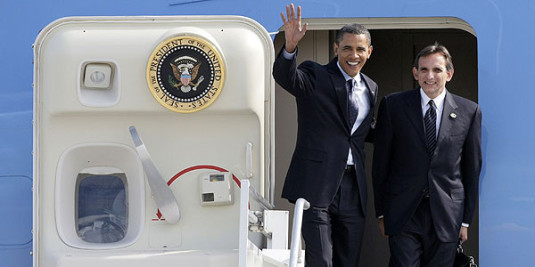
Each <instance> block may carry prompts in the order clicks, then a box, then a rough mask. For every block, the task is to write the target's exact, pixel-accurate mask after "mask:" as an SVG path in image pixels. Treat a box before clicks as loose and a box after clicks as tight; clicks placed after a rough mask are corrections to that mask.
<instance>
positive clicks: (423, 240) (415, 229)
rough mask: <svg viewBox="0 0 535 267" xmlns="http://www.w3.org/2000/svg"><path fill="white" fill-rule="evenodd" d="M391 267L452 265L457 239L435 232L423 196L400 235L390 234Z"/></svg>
mask: <svg viewBox="0 0 535 267" xmlns="http://www.w3.org/2000/svg"><path fill="white" fill-rule="evenodd" d="M388 243H389V246H390V264H389V266H390V267H419V266H422V267H452V266H453V261H454V260H455V252H456V251H457V243H456V242H441V241H440V240H439V239H438V236H437V234H436V231H435V228H434V225H433V219H432V217H431V208H430V205H429V198H424V199H423V200H422V201H421V203H420V205H419V206H418V209H417V210H416V212H415V214H414V215H413V216H412V218H411V219H410V220H409V222H408V223H407V225H405V227H404V229H403V231H402V232H401V233H400V234H397V235H393V236H389V238H388Z"/></svg>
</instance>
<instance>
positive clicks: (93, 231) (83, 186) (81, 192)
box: [75, 173, 128, 243]
mask: <svg viewBox="0 0 535 267" xmlns="http://www.w3.org/2000/svg"><path fill="white" fill-rule="evenodd" d="M127 193H128V192H127V185H126V176H125V174H124V173H114V174H106V175H95V174H88V173H79V174H78V177H77V181H76V195H75V199H76V200H75V201H76V204H75V209H76V213H75V216H76V227H77V229H76V232H77V234H78V236H79V237H80V238H81V239H82V240H84V241H86V242H89V243H115V242H118V241H121V240H122V239H123V238H124V237H125V236H126V233H127V230H128V197H127Z"/></svg>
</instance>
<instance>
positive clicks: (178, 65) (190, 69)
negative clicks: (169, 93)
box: [169, 56, 204, 93]
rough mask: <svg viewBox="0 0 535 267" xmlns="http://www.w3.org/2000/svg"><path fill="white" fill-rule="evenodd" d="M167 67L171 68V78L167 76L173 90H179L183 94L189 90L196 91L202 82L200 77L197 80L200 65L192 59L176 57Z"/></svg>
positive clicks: (202, 77)
mask: <svg viewBox="0 0 535 267" xmlns="http://www.w3.org/2000/svg"><path fill="white" fill-rule="evenodd" d="M169 65H171V68H173V76H171V75H169V84H171V85H172V86H173V87H175V88H180V91H182V92H183V93H188V92H190V91H191V90H193V91H197V87H198V86H199V85H200V84H201V83H202V82H203V81H204V76H202V75H201V76H200V77H199V78H198V79H197V75H198V74H199V68H200V67H201V63H197V60H196V59H195V58H193V57H190V56H182V57H178V58H176V59H175V60H174V61H173V62H172V63H169Z"/></svg>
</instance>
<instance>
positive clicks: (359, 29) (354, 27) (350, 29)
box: [336, 23, 372, 45]
mask: <svg viewBox="0 0 535 267" xmlns="http://www.w3.org/2000/svg"><path fill="white" fill-rule="evenodd" d="M345 33H352V34H364V35H365V36H366V39H367V40H368V45H372V36H371V35H370V32H369V31H368V29H366V27H364V26H362V25H360V24H357V23H352V24H347V25H345V26H344V27H342V29H340V30H339V31H338V34H337V35H336V44H340V41H342V38H344V34H345Z"/></svg>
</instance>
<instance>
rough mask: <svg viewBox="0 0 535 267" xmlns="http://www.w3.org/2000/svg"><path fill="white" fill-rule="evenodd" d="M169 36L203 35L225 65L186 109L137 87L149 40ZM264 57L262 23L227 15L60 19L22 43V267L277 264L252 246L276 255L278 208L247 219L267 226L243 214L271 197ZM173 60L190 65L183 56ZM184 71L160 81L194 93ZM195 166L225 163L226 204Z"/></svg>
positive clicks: (153, 43)
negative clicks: (163, 204)
mask: <svg viewBox="0 0 535 267" xmlns="http://www.w3.org/2000/svg"><path fill="white" fill-rule="evenodd" d="M180 36H193V37H194V38H197V39H194V40H205V41H206V42H207V43H209V44H211V45H212V46H213V47H212V48H213V49H214V50H218V51H219V52H220V53H221V58H222V60H223V61H224V62H223V63H222V64H221V65H219V64H220V63H221V62H216V63H213V65H212V67H214V68H213V69H212V70H213V71H215V72H221V73H223V69H219V68H224V73H225V74H224V76H217V75H216V76H215V77H216V78H215V79H224V85H223V87H222V88H217V89H218V90H220V92H219V95H218V96H214V98H215V97H217V98H216V99H215V100H214V101H213V103H212V104H211V105H210V106H207V107H203V109H202V110H197V111H188V112H189V113H180V112H174V111H173V110H171V109H170V108H169V107H165V106H163V104H161V103H162V102H161V101H157V99H155V94H154V92H151V91H149V88H148V86H147V84H149V85H150V84H151V81H150V75H148V74H147V73H148V71H149V69H150V70H151V71H152V67H153V66H152V65H151V61H150V60H149V57H150V56H151V54H152V55H156V56H158V53H157V52H155V51H158V50H155V47H158V45H160V47H162V45H161V44H162V42H165V40H169V39H170V38H179V37H180ZM193 37H192V38H193ZM192 40H193V39H192ZM192 45H193V46H195V45H196V46H197V47H195V49H203V48H204V45H203V44H200V42H198V43H197V44H194V43H193V42H192ZM166 49H167V48H166V46H165V45H164V46H163V48H161V50H160V51H164V50H166ZM176 49H182V48H176ZM192 49H193V48H192ZM195 51H197V50H195ZM210 51H211V50H210ZM210 51H209V52H207V55H208V56H207V58H210V59H212V57H211V56H210V55H211V54H210ZM273 57H274V56H273V47H272V42H271V39H270V37H269V35H268V34H267V32H266V31H265V30H264V29H263V28H262V27H261V26H260V25H259V24H258V23H256V22H254V21H252V20H250V19H247V18H244V17H236V16H222V17H210V16H208V17H207V16H203V17H195V16H190V17H73V18H64V19H60V20H58V21H56V22H53V23H52V24H50V25H49V26H47V27H46V28H45V29H43V30H42V32H41V33H40V35H39V37H38V38H37V41H36V44H35V72H34V73H35V76H34V81H35V101H34V109H35V127H34V142H35V146H34V147H35V156H34V177H35V179H34V204H35V205H34V207H35V209H34V266H36V267H40V266H46V267H48V266H64V267H69V266H77V267H79V266H82V267H83V266H101V267H106V266H113V267H119V266H128V267H132V266H233V267H235V266H241V267H245V266H272V265H269V264H271V263H268V262H277V261H278V262H279V263H281V264H282V262H284V259H280V257H268V256H266V257H264V256H263V255H268V254H269V255H271V254H273V253H272V251H275V250H280V251H283V250H286V251H287V253H286V254H287V255H289V251H288V250H287V249H286V248H287V246H286V247H285V246H284V243H287V232H288V226H287V214H285V213H284V212H283V213H269V212H268V213H267V214H268V215H265V216H266V217H263V216H262V217H263V218H260V222H259V225H258V226H259V229H261V228H263V227H264V221H263V220H264V219H267V222H266V223H267V225H266V228H267V230H268V231H250V229H249V218H248V216H249V213H250V212H254V213H255V214H256V213H258V214H263V213H264V211H266V210H268V209H270V208H271V207H272V203H273V202H272V201H273V200H272V199H270V196H271V195H272V192H270V191H269V190H270V188H271V186H270V185H272V184H273V182H272V181H270V180H272V179H273V170H274V166H273V156H274V153H273V138H274V133H273V127H272V126H273V112H274V110H273V88H274V82H273V80H272V78H271V66H272V63H273ZM181 60H182V61H181ZM179 61H180V62H179ZM174 62H178V63H181V64H182V65H184V66H185V65H188V64H190V65H192V66H193V64H194V63H195V64H197V66H198V65H199V64H198V63H197V61H196V60H195V59H191V57H190V56H180V58H179V57H177V58H176V60H175V61H174ZM178 63H177V64H178ZM186 63H187V64H186ZM216 64H217V66H215V65H216ZM160 67H161V68H165V67H168V66H166V65H165V64H162V65H161V66H160ZM197 70H198V68H197ZM197 70H196V69H195V68H193V69H189V73H188V71H184V70H181V73H178V72H174V70H173V73H174V74H175V77H176V79H177V80H176V81H174V83H173V84H174V85H176V87H177V88H182V89H181V90H183V91H187V90H191V89H193V90H195V89H196V88H197V86H199V84H201V83H202V82H203V79H200V78H199V79H198V80H194V79H195V75H197V73H196V71H197ZM180 75H182V76H180ZM187 75H191V77H190V76H187ZM88 76H89V78H88ZM179 76H180V77H179ZM208 76H209V75H208ZM208 76H206V77H208ZM188 77H190V78H188ZM203 77H204V76H203ZM206 77H205V78H204V79H207V78H206ZM147 79H149V81H147ZM163 79H167V77H164V78H163ZM169 79H173V77H172V76H171V75H170V76H169ZM188 83H190V85H191V86H190V85H188V86H189V87H187V88H186V87H185V86H186V84H188ZM186 89H187V90H186ZM210 92H211V91H210ZM210 100H211V99H210ZM171 102H172V103H174V102H173V101H171ZM164 103H165V101H164ZM196 103H197V102H196ZM198 103H200V104H202V103H201V102H198ZM186 105H187V103H186ZM130 126H134V127H135V128H137V130H138V131H140V132H141V133H142V134H143V141H144V146H145V148H146V150H148V151H150V155H151V159H152V161H153V162H154V164H153V165H154V166H157V171H158V172H159V173H160V174H161V177H162V178H163V179H162V180H164V183H162V185H164V184H165V182H166V184H167V186H168V188H166V189H169V190H166V191H169V192H170V193H172V196H173V197H174V198H176V201H174V203H178V208H180V220H178V216H171V217H173V219H172V223H175V224H169V223H166V219H170V218H166V213H167V214H172V212H171V213H169V211H166V210H160V209H158V205H157V204H156V202H158V201H155V200H157V198H158V197H160V196H159V195H157V196H151V195H152V194H160V193H158V191H157V190H154V191H151V190H150V186H149V184H150V183H149V182H147V179H146V175H145V173H144V171H143V168H142V163H141V160H140V159H139V156H138V155H137V154H136V153H135V147H136V146H139V145H140V144H139V142H133V141H132V139H131V138H130V135H129V127H130ZM206 172H215V173H217V172H222V173H230V174H232V181H231V187H232V188H231V189H235V190H228V192H229V193H227V194H234V195H233V198H231V199H235V201H228V202H225V203H224V205H201V203H200V202H201V201H200V199H202V200H203V201H208V202H209V201H211V199H210V195H209V194H208V195H207V196H204V197H205V198H201V194H202V193H201V191H202V190H200V186H201V183H200V182H199V179H201V177H203V173H204V174H205V173H206ZM210 177H212V176H210ZM213 177H215V178H214V179H215V180H214V182H216V180H217V177H218V176H217V175H215V176H213ZM225 177H227V176H225ZM210 179H212V178H210ZM205 182H211V180H208V181H205ZM208 188H211V187H208ZM151 192H152V193H151ZM204 193H206V192H204ZM208 193H209V192H208ZM250 196H252V197H250ZM264 198H267V200H266V199H264ZM166 199H168V198H166ZM88 201H90V202H88ZM205 204H206V203H205ZM177 210H178V209H177ZM162 213H163V216H162ZM175 215H176V214H175ZM167 216H169V215H167ZM285 220H286V222H285ZM285 234H286V237H284V236H283V235H285ZM266 239H267V240H266ZM267 242H269V244H271V246H273V248H272V251H270V250H269V249H268V248H264V247H263V244H265V243H267ZM282 254H284V253H282ZM282 254H281V255H282ZM282 258H285V260H286V262H287V259H288V257H282ZM275 266H278V265H275Z"/></svg>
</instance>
